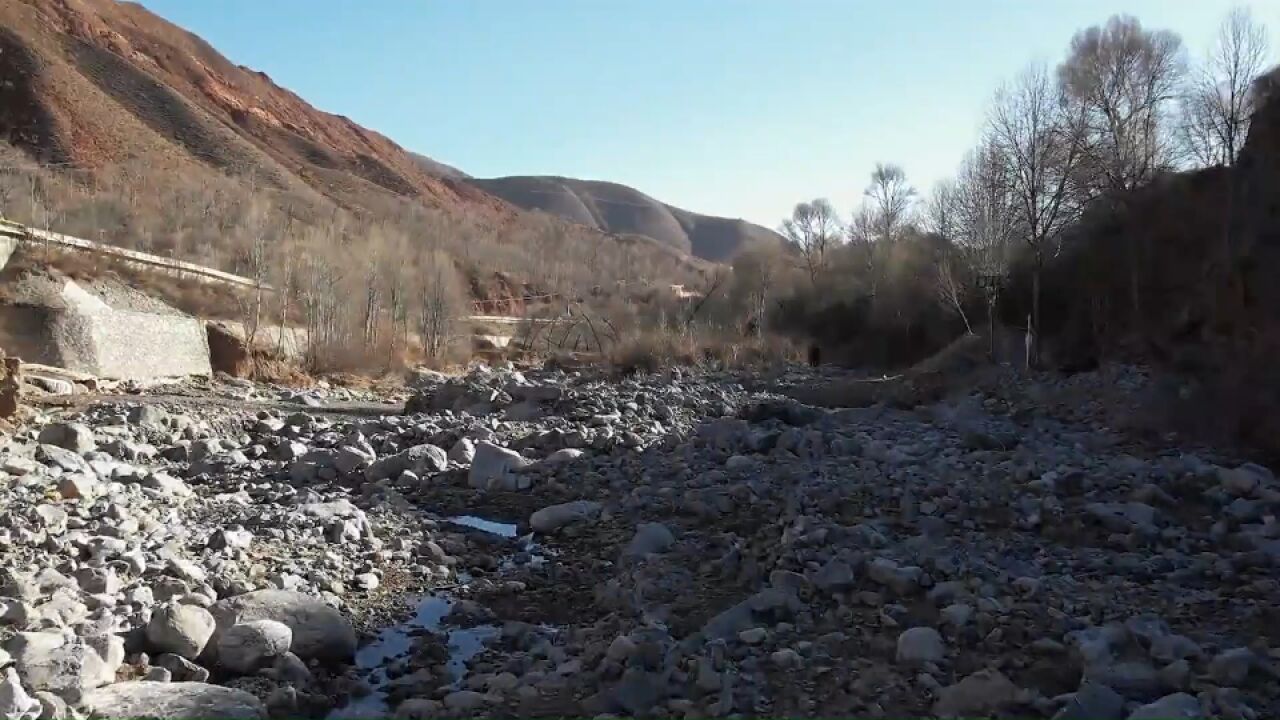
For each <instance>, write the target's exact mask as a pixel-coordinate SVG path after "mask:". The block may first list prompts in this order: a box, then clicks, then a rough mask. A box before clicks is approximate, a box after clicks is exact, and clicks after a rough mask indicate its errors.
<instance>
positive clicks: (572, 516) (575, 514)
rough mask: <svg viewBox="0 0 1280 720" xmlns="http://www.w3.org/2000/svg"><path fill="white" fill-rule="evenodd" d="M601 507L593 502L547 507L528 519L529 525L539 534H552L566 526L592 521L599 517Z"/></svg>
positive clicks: (581, 501) (583, 501)
mask: <svg viewBox="0 0 1280 720" xmlns="http://www.w3.org/2000/svg"><path fill="white" fill-rule="evenodd" d="M600 510H601V505H600V503H598V502H595V501H593V500H574V501H573V502H567V503H561V504H559V505H549V506H547V507H544V508H542V509H541V510H539V511H537V512H535V513H534V514H533V515H531V516H530V517H529V525H530V526H532V527H533V529H534V530H535V531H537V532H540V533H553V532H555V531H557V530H559V529H560V528H562V527H565V526H566V525H572V524H573V523H579V522H586V521H590V520H594V519H595V518H597V517H599V516H600Z"/></svg>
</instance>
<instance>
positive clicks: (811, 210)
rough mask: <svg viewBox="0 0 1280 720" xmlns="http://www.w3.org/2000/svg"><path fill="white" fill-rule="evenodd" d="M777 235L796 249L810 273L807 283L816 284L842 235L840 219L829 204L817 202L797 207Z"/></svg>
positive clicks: (827, 202)
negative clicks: (788, 241) (780, 235)
mask: <svg viewBox="0 0 1280 720" xmlns="http://www.w3.org/2000/svg"><path fill="white" fill-rule="evenodd" d="M780 231H781V233H782V235H783V236H784V237H786V238H787V239H788V240H790V241H791V242H792V243H793V244H794V245H795V246H796V247H797V248H799V250H800V253H801V255H802V256H803V257H804V263H805V267H806V268H807V269H808V270H809V280H810V281H811V282H816V281H817V279H818V275H820V274H821V273H822V271H823V270H825V269H826V267H827V260H828V258H829V255H830V253H831V251H832V250H834V249H835V247H836V246H837V245H838V244H839V243H840V237H841V233H842V230H841V228H840V218H839V217H838V216H837V214H836V211H835V209H834V208H832V207H831V203H830V201H828V200H826V199H825V198H818V199H817V200H813V201H811V202H802V203H800V204H798V205H796V206H795V209H793V210H792V211H791V217H790V218H787V219H786V220H783V221H782V226H781V227H780Z"/></svg>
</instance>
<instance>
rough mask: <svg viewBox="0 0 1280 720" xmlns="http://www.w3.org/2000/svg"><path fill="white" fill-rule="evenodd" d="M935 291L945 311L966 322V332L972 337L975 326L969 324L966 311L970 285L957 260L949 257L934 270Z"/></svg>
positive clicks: (940, 261) (941, 261)
mask: <svg viewBox="0 0 1280 720" xmlns="http://www.w3.org/2000/svg"><path fill="white" fill-rule="evenodd" d="M933 289H934V292H935V293H936V296H937V299H938V303H939V304H940V305H942V307H943V309H945V310H947V311H948V312H954V313H956V314H957V315H959V316H960V319H961V320H963V321H964V329H965V332H967V333H968V334H970V335H972V334H973V326H972V325H970V324H969V316H968V314H966V313H965V311H964V301H965V298H966V297H967V295H968V283H966V282H965V279H964V276H963V269H962V267H961V265H960V263H959V262H958V261H957V258H955V257H954V256H951V255H948V256H946V257H943V258H942V259H941V260H939V261H938V264H937V266H936V267H935V269H934V277H933Z"/></svg>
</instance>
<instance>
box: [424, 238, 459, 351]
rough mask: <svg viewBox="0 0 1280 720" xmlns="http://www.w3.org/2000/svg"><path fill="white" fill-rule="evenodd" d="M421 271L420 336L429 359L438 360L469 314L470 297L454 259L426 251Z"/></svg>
mask: <svg viewBox="0 0 1280 720" xmlns="http://www.w3.org/2000/svg"><path fill="white" fill-rule="evenodd" d="M417 270H418V282H417V288H416V294H417V299H418V302H417V309H418V313H417V314H418V334H419V335H420V336H421V339H422V348H423V351H424V352H425V353H426V355H427V357H429V358H432V359H436V360H438V359H441V358H443V356H444V351H445V349H446V348H447V347H448V345H449V342H450V341H451V339H452V334H453V326H454V321H455V320H456V319H457V318H458V317H459V316H460V315H463V314H465V312H466V296H465V294H464V293H463V290H462V279H461V278H460V277H459V276H458V271H457V269H456V268H455V267H454V264H453V259H452V258H450V257H449V255H448V254H447V253H445V252H444V251H442V250H432V249H424V250H423V252H422V253H420V255H419V258H418V268H417Z"/></svg>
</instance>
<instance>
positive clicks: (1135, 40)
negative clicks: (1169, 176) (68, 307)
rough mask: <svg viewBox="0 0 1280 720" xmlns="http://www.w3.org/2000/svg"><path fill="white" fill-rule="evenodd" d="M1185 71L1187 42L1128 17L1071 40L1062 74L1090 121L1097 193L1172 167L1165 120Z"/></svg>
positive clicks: (1088, 144) (1088, 133)
mask: <svg viewBox="0 0 1280 720" xmlns="http://www.w3.org/2000/svg"><path fill="white" fill-rule="evenodd" d="M1183 68H1184V63H1183V57H1182V39H1181V38H1179V37H1178V36H1177V35H1176V34H1174V33H1172V32H1168V31H1164V30H1154V31H1150V30H1146V29H1144V28H1143V27H1142V24H1141V23H1140V22H1138V20H1137V18H1134V17H1130V16H1127V15H1116V16H1113V17H1111V19H1109V20H1108V21H1107V23H1106V25H1104V26H1101V27H1099V26H1096V25H1095V26H1093V27H1090V28H1087V29H1085V30H1081V31H1080V32H1077V33H1076V34H1075V36H1074V37H1073V38H1072V39H1071V49H1070V51H1069V53H1068V56H1067V59H1066V61H1065V62H1063V63H1062V64H1061V65H1060V66H1059V67H1058V74H1059V78H1060V80H1061V82H1062V84H1063V87H1064V88H1065V90H1066V94H1067V97H1068V99H1069V100H1070V101H1072V102H1074V103H1077V104H1078V106H1079V112H1080V113H1081V117H1082V119H1083V121H1084V130H1085V133H1086V135H1085V139H1086V144H1085V149H1086V151H1087V159H1088V160H1089V163H1090V169H1091V171H1092V172H1093V173H1094V174H1095V175H1096V178H1095V181H1094V183H1093V187H1094V190H1095V191H1107V190H1113V191H1127V190H1132V189H1134V188H1136V187H1138V186H1140V185H1143V184H1145V183H1147V182H1150V181H1151V180H1152V179H1153V178H1154V177H1155V175H1156V173H1158V172H1160V171H1161V170H1163V169H1166V168H1168V167H1170V166H1171V165H1172V164H1173V159H1174V152H1173V151H1174V147H1173V143H1172V142H1171V133H1170V128H1169V122H1168V117H1167V115H1168V107H1169V105H1170V103H1171V102H1172V101H1173V100H1174V99H1176V97H1177V94H1178V88H1179V84H1180V82H1181V79H1182V77H1181V76H1182V72H1183Z"/></svg>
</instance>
